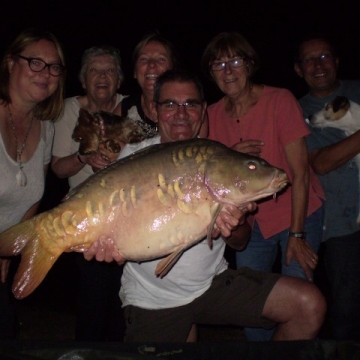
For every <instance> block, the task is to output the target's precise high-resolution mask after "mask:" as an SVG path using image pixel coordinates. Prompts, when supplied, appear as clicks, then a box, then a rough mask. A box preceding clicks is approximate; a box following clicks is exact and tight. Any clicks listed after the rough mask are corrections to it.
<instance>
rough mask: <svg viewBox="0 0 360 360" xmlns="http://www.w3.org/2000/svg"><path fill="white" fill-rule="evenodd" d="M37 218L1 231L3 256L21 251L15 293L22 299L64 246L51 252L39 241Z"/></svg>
mask: <svg viewBox="0 0 360 360" xmlns="http://www.w3.org/2000/svg"><path fill="white" fill-rule="evenodd" d="M36 218H37V217H34V218H32V219H30V220H27V221H24V222H21V223H19V224H17V225H14V226H12V227H11V228H9V229H7V230H5V231H4V232H3V233H1V234H0V256H15V255H19V254H20V253H21V262H20V265H19V268H18V269H17V272H16V274H15V278H14V283H13V288H12V290H13V293H14V296H15V297H16V298H17V299H22V298H24V297H25V296H27V295H29V294H30V293H32V292H33V291H34V290H35V288H36V287H37V286H38V285H39V284H40V282H41V281H42V280H43V279H44V277H45V275H46V274H47V273H48V271H49V270H50V268H51V267H52V265H53V264H54V262H55V261H56V259H57V258H58V257H59V256H60V254H61V249H59V251H58V254H57V253H56V252H57V251H54V249H52V250H53V252H52V253H50V252H49V251H48V249H46V248H44V246H43V245H42V243H41V241H40V234H39V233H38V232H37V231H36Z"/></svg>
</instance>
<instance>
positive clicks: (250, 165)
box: [247, 161, 257, 170]
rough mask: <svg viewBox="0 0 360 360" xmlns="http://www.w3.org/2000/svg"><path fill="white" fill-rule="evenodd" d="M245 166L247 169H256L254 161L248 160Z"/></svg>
mask: <svg viewBox="0 0 360 360" xmlns="http://www.w3.org/2000/svg"><path fill="white" fill-rule="evenodd" d="M247 166H248V168H249V170H256V169H257V166H256V164H255V162H254V161H249V162H248V164H247Z"/></svg>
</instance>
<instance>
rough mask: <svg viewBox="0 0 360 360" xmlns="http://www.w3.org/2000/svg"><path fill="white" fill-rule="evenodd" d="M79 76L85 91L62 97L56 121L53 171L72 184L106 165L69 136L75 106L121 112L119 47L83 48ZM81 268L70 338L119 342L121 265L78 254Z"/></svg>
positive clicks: (121, 320) (74, 117)
mask: <svg viewBox="0 0 360 360" xmlns="http://www.w3.org/2000/svg"><path fill="white" fill-rule="evenodd" d="M79 80H80V82H81V85H82V87H83V88H84V90H85V94H84V95H81V96H74V97H71V98H68V99H66V100H65V110H64V114H63V115H62V117H61V119H60V120H59V121H58V122H57V123H56V124H55V139H54V148H53V159H52V164H51V165H52V170H53V171H54V173H55V174H56V175H57V176H58V177H60V178H66V177H68V181H69V185H70V188H73V187H75V186H77V185H78V184H80V183H81V182H83V181H84V180H86V179H87V178H88V177H89V176H90V175H92V174H93V168H103V167H104V166H105V165H107V163H108V162H107V161H105V160H104V159H103V158H102V157H101V155H100V154H92V155H87V156H83V155H80V154H79V153H78V148H79V143H78V142H75V141H74V140H73V139H72V137H71V136H72V133H73V130H74V128H75V125H76V122H77V119H78V116H79V110H80V108H84V109H86V110H88V111H89V112H95V111H99V110H104V111H107V112H111V113H116V114H120V104H121V101H122V100H123V98H124V97H123V96H122V95H120V94H118V93H117V90H118V89H119V87H120V85H121V83H122V81H123V72H122V69H121V59H120V54H119V50H118V49H116V48H114V47H109V46H107V47H92V48H89V49H87V50H85V52H84V54H83V57H82V62H81V70H80V74H79ZM77 264H78V266H79V269H80V278H79V286H78V301H77V312H76V330H75V339H76V340H81V341H103V340H114V341H116V340H120V341H121V340H122V334H123V331H124V328H125V325H124V320H123V317H122V312H121V303H120V300H119V296H118V292H119V288H120V280H119V279H120V276H121V273H122V267H119V266H118V265H117V264H115V263H111V264H106V263H99V262H95V261H91V262H88V261H86V260H84V258H83V256H81V255H80V254H78V256H77Z"/></svg>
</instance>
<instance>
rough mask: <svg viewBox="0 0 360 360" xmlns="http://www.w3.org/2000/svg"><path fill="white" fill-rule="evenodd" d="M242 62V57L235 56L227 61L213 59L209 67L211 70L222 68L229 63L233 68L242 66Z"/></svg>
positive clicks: (243, 60) (243, 61)
mask: <svg viewBox="0 0 360 360" xmlns="http://www.w3.org/2000/svg"><path fill="white" fill-rule="evenodd" d="M244 63H245V59H243V58H235V59H232V60H229V61H215V62H213V63H211V64H210V69H211V70H213V71H220V70H224V69H225V68H226V64H229V65H230V67H231V68H232V69H233V68H238V67H240V66H243V65H244Z"/></svg>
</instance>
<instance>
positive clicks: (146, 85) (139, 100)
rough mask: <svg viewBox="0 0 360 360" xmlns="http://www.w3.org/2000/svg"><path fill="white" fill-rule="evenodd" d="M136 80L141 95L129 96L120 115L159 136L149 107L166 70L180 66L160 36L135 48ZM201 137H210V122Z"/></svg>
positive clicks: (150, 36)
mask: <svg viewBox="0 0 360 360" xmlns="http://www.w3.org/2000/svg"><path fill="white" fill-rule="evenodd" d="M133 64H134V78H135V79H136V80H137V82H138V84H139V86H140V90H141V93H138V94H135V95H130V96H129V97H128V98H126V99H124V100H123V102H122V104H121V112H122V114H123V115H125V116H129V117H130V118H131V119H133V120H135V121H140V122H141V123H142V126H143V128H144V130H145V132H146V133H147V137H149V138H150V137H153V136H155V135H157V133H158V129H157V125H156V123H155V122H154V121H153V119H152V115H151V112H150V104H151V102H152V101H153V97H154V85H155V82H156V79H157V78H158V77H159V76H160V75H161V74H162V73H164V72H165V71H166V70H171V69H174V68H177V67H178V66H179V60H178V56H177V53H176V51H175V49H174V47H173V45H172V44H171V43H170V42H169V41H168V40H167V39H165V38H164V37H163V36H162V35H160V34H159V33H157V32H154V33H150V34H148V35H145V36H144V37H143V38H142V39H141V40H140V42H139V43H138V44H137V45H136V47H135V50H134V53H133ZM200 136H202V137H206V136H207V122H205V123H204V124H203V126H202V128H201V131H200Z"/></svg>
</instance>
